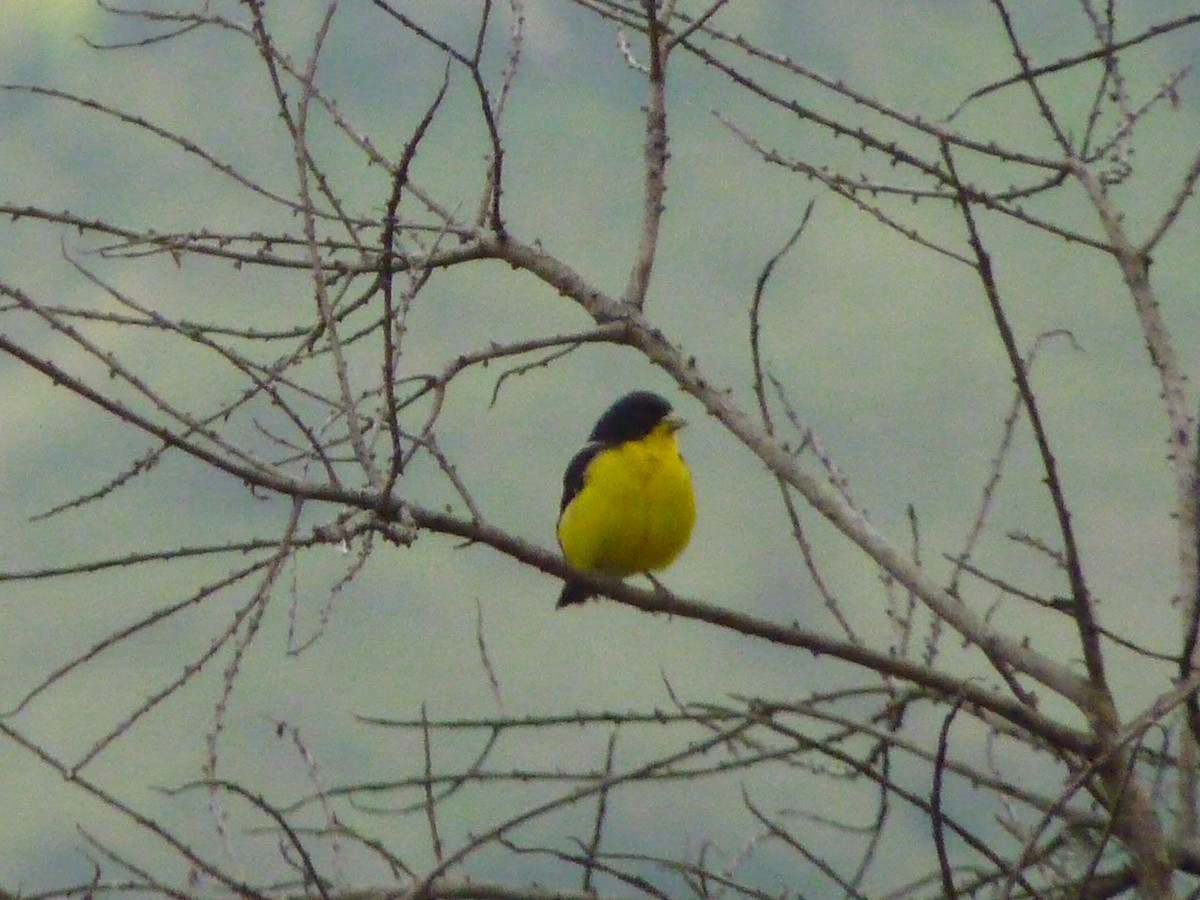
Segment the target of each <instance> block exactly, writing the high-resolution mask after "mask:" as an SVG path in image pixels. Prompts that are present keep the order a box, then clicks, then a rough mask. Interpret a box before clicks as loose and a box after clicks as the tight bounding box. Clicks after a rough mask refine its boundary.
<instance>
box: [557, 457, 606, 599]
mask: <svg viewBox="0 0 1200 900" xmlns="http://www.w3.org/2000/svg"><path fill="white" fill-rule="evenodd" d="M605 446H606V445H605V444H602V443H600V442H599V441H592V442H591V443H589V444H584V445H583V448H582V449H581V450H580V451H579V452H578V453H576V454H575V456H573V457H572V458H571V461H570V462H569V463H567V471H566V472H564V473H563V494H562V503H561V504H560V505H559V507H558V517H559V518H560V519H561V518H562V514H563V510H565V509H566V508H567V504H569V503H570V502H571V501H572V500H574V499H575V495H576V494H578V493H579V492H580V491H581V490H583V476H584V473H585V472H587V467H588V464H589V463H591V461H592V460H593V459H595V458H596V454H597V453H599V452H600V451H601V450H603V449H604V448H605ZM590 596H591V592H590V591H589V590H588V589H587V588H586V587H584V586H583V585H582V584H580V583H579V582H577V581H567V582H566V583H565V584H564V585H563V589H562V593H561V594H559V596H558V604H557V606H558V608H559V609H562V608H563V607H564V606H570V605H571V604H572V603H582V602H583V601H584V600H586V599H587V598H588V597H590Z"/></svg>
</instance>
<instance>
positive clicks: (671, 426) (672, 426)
mask: <svg viewBox="0 0 1200 900" xmlns="http://www.w3.org/2000/svg"><path fill="white" fill-rule="evenodd" d="M686 424H687V419H685V418H684V417H683V416H677V415H675V413H670V414H669V415H666V416H663V420H662V425H663V427H664V428H666V429H667V431H669V432H671V434H674V433H675V432H676V431H678V430H679V429H680V428H682V427H683V426H684V425H686Z"/></svg>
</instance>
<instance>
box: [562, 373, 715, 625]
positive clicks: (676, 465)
mask: <svg viewBox="0 0 1200 900" xmlns="http://www.w3.org/2000/svg"><path fill="white" fill-rule="evenodd" d="M683 425H684V420H683V419H681V418H680V417H679V416H676V415H673V414H672V413H671V404H670V403H668V402H667V401H666V400H664V399H663V398H662V397H660V396H658V395H657V394H652V393H650V392H649V391H635V392H634V393H632V394H627V395H626V396H624V397H622V398H621V399H620V400H618V401H617V402H616V403H614V404H613V405H612V406H611V407H609V409H608V411H607V412H605V413H604V415H602V416H601V417H600V420H599V421H598V422H597V423H596V427H595V428H593V429H592V433H591V436H590V437H589V438H588V443H587V444H585V445H584V447H583V449H582V450H580V451H579V452H578V453H576V454H575V458H574V459H572V460H571V462H570V464H568V466H567V471H566V474H564V475H563V495H562V504H561V506H560V507H559V514H558V544H559V546H560V547H562V551H563V555H564V556H566V558H567V559H568V560H569V561H570V562H571V564H572V565H574V566H576V567H577V568H580V569H586V570H587V571H589V572H597V573H600V574H604V575H612V576H615V577H618V578H624V577H625V576H626V575H635V574H638V573H641V572H650V571H655V570H657V569H663V568H666V567H667V566H668V565H670V564H671V563H672V562H673V561H674V560H675V557H677V556H678V555H679V554H680V553H681V552H683V548H684V547H686V546H687V543H688V539H689V538H690V537H691V535H692V525H693V524H694V523H695V521H696V500H695V497H694V495H693V494H692V478H691V475H690V473H689V472H688V468H687V466H686V465H685V464H684V462H683V458H682V457H681V456H680V455H679V446H678V445H677V444H676V442H675V433H676V432H677V431H678V430H679V429H680V428H682V427H683ZM589 596H591V594H590V592H589V591H588V589H587V587H586V586H584V585H583V584H580V583H579V582H575V581H568V582H567V583H566V584H565V585H564V586H563V590H562V594H561V595H560V596H559V598H558V606H559V607H560V608H561V607H563V606H567V605H569V604H572V603H582V602H583V601H584V600H586V599H587V598H588V597H589Z"/></svg>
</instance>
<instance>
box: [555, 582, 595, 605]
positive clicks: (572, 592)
mask: <svg viewBox="0 0 1200 900" xmlns="http://www.w3.org/2000/svg"><path fill="white" fill-rule="evenodd" d="M590 596H592V595H591V593H590V592H589V591H588V589H587V588H586V587H585V586H584V585H582V584H580V583H579V582H578V581H568V582H567V583H566V584H564V585H563V589H562V593H561V594H559V595H558V604H557V605H556V606H555V609H562V608H563V607H564V606H570V605H571V604H573V603H582V602H583V601H584V600H586V599H587V598H588V597H590Z"/></svg>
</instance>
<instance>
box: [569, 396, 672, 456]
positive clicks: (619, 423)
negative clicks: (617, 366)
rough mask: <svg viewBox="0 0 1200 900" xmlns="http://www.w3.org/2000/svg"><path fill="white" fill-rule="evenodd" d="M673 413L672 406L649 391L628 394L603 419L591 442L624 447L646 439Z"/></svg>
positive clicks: (597, 425)
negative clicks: (629, 442)
mask: <svg viewBox="0 0 1200 900" xmlns="http://www.w3.org/2000/svg"><path fill="white" fill-rule="evenodd" d="M670 412H671V404H670V403H668V402H667V401H666V400H664V399H663V398H662V397H660V396H658V394H654V393H651V392H650V391H634V392H633V393H632V394H626V395H625V396H624V397H622V398H621V399H620V400H618V401H617V402H616V403H614V404H613V405H612V406H610V407H609V408H608V410H607V411H606V412H605V413H604V415H602V416H601V417H600V421H598V422H597V423H596V427H595V428H593V429H592V434H591V437H589V438H588V440H592V441H596V442H597V443H600V444H608V445H614V444H621V443H624V442H625V441H633V440H637V439H638V438H642V437H645V436H646V435H647V434H649V433H650V430H651V429H652V428H653V427H654V426H655V425H657V424H658V423H659V422H661V421H662V420H663V418H664V417H665V416H666V415H668V414H669V413H670Z"/></svg>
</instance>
